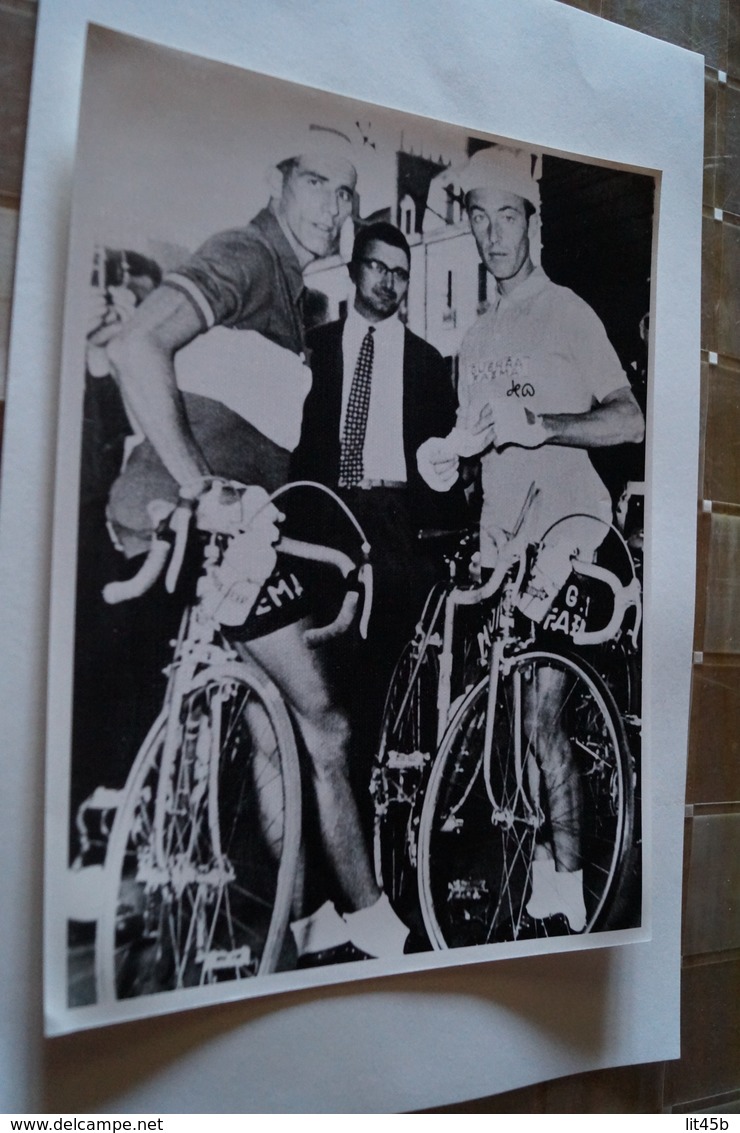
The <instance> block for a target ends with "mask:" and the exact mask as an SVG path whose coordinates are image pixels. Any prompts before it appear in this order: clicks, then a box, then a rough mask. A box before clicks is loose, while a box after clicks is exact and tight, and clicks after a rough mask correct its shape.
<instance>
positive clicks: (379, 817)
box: [371, 641, 439, 922]
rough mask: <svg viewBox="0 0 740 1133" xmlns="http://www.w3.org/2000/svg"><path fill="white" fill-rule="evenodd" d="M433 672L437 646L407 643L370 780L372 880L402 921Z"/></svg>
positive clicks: (413, 907)
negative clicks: (374, 879) (373, 863)
mask: <svg viewBox="0 0 740 1133" xmlns="http://www.w3.org/2000/svg"><path fill="white" fill-rule="evenodd" d="M438 675H439V663H438V660H437V653H436V650H434V649H433V648H430V647H428V646H427V647H425V646H424V645H423V644H420V643H419V642H413V641H412V642H409V644H408V645H406V647H405V648H404V650H403V652H402V654H401V656H400V658H399V661H398V664H397V665H396V668H395V670H394V672H393V677H392V679H391V683H390V687H389V689H388V696H387V698H386V702H385V711H384V713H383V724H382V728H381V735H380V747H379V751H378V757H377V761H376V764H375V767H374V769H373V775H372V782H371V790H372V794H373V802H374V806H375V823H374V840H373V842H374V859H375V873H376V878H377V882H378V885H379V886H380V887H381V888H382V889H383V890H384V891H385V892H386V893H387V894H388V897H389V899H390V901H391V904H392V905H393V907H394V908H395V910H396V912H397V913H398V915H399V916H400V917H401V918H402V919H403V920H405V921H407V922H408V919H409V918H413V917H414V915H415V916H416V918H417V919H418V896H417V893H418V884H417V879H416V865H417V850H418V840H419V814H420V810H421V793H422V792H423V786H424V784H425V782H426V779H427V777H428V775H429V771H430V769H431V766H432V760H433V759H434V754H435V751H436V746H437V714H436V711H435V705H436V699H437V683H438Z"/></svg>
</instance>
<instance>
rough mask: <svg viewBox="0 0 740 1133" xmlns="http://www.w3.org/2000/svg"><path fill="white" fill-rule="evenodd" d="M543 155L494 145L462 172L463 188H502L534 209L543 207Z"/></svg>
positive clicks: (483, 151)
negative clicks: (540, 181)
mask: <svg viewBox="0 0 740 1133" xmlns="http://www.w3.org/2000/svg"><path fill="white" fill-rule="evenodd" d="M541 162H542V159H541V155H540V154H538V153H534V152H532V151H531V150H528V149H516V148H513V147H510V146H502V145H498V144H495V143H494V144H493V145H491V146H488V147H487V148H486V149H479V150H476V152H475V153H474V154H473V156H472V157H471V158H470V160H469V161H468V162H467V164H466V165H465V166H463V168H462V169H461V170H460V174H459V180H460V188H461V189H462V191H463V192H464V193H465V194H467V193H470V192H472V191H473V189H486V188H492V189H499V190H500V191H501V192H505V193H514V194H515V195H516V196H517V197H522V198H523V199H524V200H525V201H529V202H530V203H531V204H533V205H534V206H535V208H538V207H539V204H540V185H539V179H540V176H541Z"/></svg>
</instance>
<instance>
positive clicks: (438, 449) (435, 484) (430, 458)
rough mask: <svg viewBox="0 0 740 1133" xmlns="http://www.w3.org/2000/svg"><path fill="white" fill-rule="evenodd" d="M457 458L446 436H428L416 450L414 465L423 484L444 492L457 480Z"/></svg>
mask: <svg viewBox="0 0 740 1133" xmlns="http://www.w3.org/2000/svg"><path fill="white" fill-rule="evenodd" d="M459 463H460V462H459V460H458V457H457V454H456V452H455V451H454V449H453V448H452V447H451V446H450V445H449V444H448V441H447V438H446V437H429V439H428V440H426V441H424V443H423V444H422V445H420V446H419V448H418V449H417V452H416V465H417V468H418V469H419V475H420V476H421V478H422V480H423V481H424V483H425V484H427V485H428V487H430V488H431V489H432V490H433V491H435V492H446V491H448V490H449V489H450V488H451V487H452V485H453V484H454V483H455V481H456V480H457V476H458V464H459Z"/></svg>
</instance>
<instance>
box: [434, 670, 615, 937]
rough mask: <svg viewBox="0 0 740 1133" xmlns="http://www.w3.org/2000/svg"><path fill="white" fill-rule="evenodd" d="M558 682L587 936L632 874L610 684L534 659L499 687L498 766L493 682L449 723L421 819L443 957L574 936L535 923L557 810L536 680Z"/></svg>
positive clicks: (605, 922) (550, 921)
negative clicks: (574, 796)
mask: <svg viewBox="0 0 740 1133" xmlns="http://www.w3.org/2000/svg"><path fill="white" fill-rule="evenodd" d="M545 670H547V671H549V672H554V673H556V674H559V677H558V678H557V679H558V683H559V687H560V689H561V702H560V706H559V716H558V726H559V728H561V729H562V732H563V733H564V734H565V736H566V737H567V740H568V742H569V745H570V751H571V757H572V759H573V761H574V764H575V767H576V769H577V773H578V777H579V780H580V795H581V800H582V801H581V807H580V816H579V821H578V826H579V828H580V831H579V832H580V843H581V857H582V863H583V879H584V900H585V904H586V914H587V923H586V927H585V930H584V931H586V932H593V931H597V930H599V929H601V928H605V927H627V925H626V924H614V925H611V924H610V923H609V915H610V912H611V910H612V909H613V908H614V907H615V905H616V901H617V897H618V896H620V891H621V890H622V889H623V887H624V885H625V883H626V880H627V877H628V875H629V870H630V859H631V853H632V849H633V847H632V832H633V824H634V790H633V774H632V766H631V757H630V754H629V750H628V746H627V741H626V737H625V733H624V728H623V726H622V722H621V720H620V718H619V715H618V713H617V709H616V707H615V705H614V702H613V700H612V698H611V695H610V693H609V692H608V690H607V689H606V686H605V685H604V683H603V682H602V681H601V679H600V678H599V676H598V675H597V674H596V673H595V672H594V671H593V670H591V669H590V667H589V666H587V665H586V664H585V663H584V662H582V661H580V660H575V659H572V658H569V657H567V656H565V655H561V654H559V653H554V652H548V651H544V650H543V651H539V650H538V651H531V652H528V653H524V654H522V655H521V656H519V657H517V658H516V659H514V661H513V662H510V665H509V667H508V669H507V671H506V672H505V674H503V673H502V675H501V676H500V678H499V681H498V687H497V693H496V703H495V714H494V719H493V726H492V743H491V752H490V758H488V759H487V758H486V753H485V750H484V749H485V731H486V716H487V712H488V701H489V691H488V690H489V680H488V678H487V677H486V678H485V679H484V680H482V681H481V682H480V683H479V684H478V685H477V686H476V688H474V689H473V690H472V691H471V692H470V693H469V695H468V696H467V698H466V700H465V701H464V702H463V704H462V705H461V706H460V709H459V711H458V713H457V715H456V717H455V719H454V720H453V721H452V723H451V725H450V727H449V729H448V731H447V733H446V735H445V738H444V739H443V741H442V745H441V747H440V752H439V756H438V757H437V760H436V762H435V765H434V767H433V769H432V774H431V776H430V780H429V787H428V790H427V794H426V799H425V802H424V807H423V810H422V815H421V826H420V837H419V886H420V899H421V905H422V913H423V916H424V923H425V926H426V929H427V933H428V935H429V938H430V940H431V941H432V944H433V945H434V947H435V948H438V949H446V948H460V947H465V946H470V945H480V944H490V943H496V942H502V941H510V940H518V939H524V938H526V937H533V936H549V935H553V934H563V933H564V932H568V931H569V928H568V922H567V920H566V919H565V918H564V917H551V918H547V919H544V920H534V919H533V918H531V917H529V916H527V914H526V905H527V902H528V900H529V897H530V895H531V887H532V862H533V861H534V858H535V856H536V855H541V854H543V853H547V852H550V853H551V852H552V828H551V821H550V815H549V803H548V798H547V793H546V791H545V788H544V784H543V783H542V781H541V773H540V769H539V757H538V752H537V750H536V746H537V743H539V742H542V741H541V737H539V738H537V739H535V737H537V735H538V729H537V712H538V705H537V700H536V691H535V690H536V689H537V688H538V681H539V675H540V674H541V673H544V671H545Z"/></svg>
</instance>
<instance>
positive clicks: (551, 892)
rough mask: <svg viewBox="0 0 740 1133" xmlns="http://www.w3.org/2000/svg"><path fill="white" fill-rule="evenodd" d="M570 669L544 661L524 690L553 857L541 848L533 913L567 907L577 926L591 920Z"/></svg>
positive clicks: (539, 914) (530, 908)
mask: <svg viewBox="0 0 740 1133" xmlns="http://www.w3.org/2000/svg"><path fill="white" fill-rule="evenodd" d="M567 682H568V675H567V674H566V673H565V672H562V671H560V670H558V669H555V668H552V667H550V666H547V665H542V666H540V667H539V668H538V669H537V670H536V672H535V675H534V678H533V680H532V683H531V684H530V685H529V687H528V688H527V689H526V691H525V700H524V715H525V731H526V734H527V738H528V743H529V745H530V747H531V748H532V749H533V750H534V754H535V758H536V760H537V763H538V765H539V768H540V771H541V773H542V779H543V783H544V788H545V793H546V796H547V803H548V811H549V816H550V828H551V832H552V857H550V855H549V853H548V852H546V851H545V850H544V848H543V847H541V848H540V850H541V852H540V856H539V858H538V859H536V860H535V862H534V864H533V891H532V896H531V898H530V901H529V903H528V905H527V911H528V912H529V913H530V915H531V916H535V917H542V916H549V915H552V914H554V913H563V914H564V915H565V916H566V917H567V918H568V921H569V923H570V926H571V928H572V929H574V930H579V929H582V928H583V927H584V926H585V923H586V909H585V904H584V900H583V868H582V858H581V826H582V821H581V812H582V805H583V802H582V790H581V782H580V777H579V773H578V767H577V765H576V761H575V758H574V755H573V750H572V747H571V743H570V739H569V737H568V735H567V733H566V731H565V727H564V723H563V708H564V704H565V700H566V696H567Z"/></svg>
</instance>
